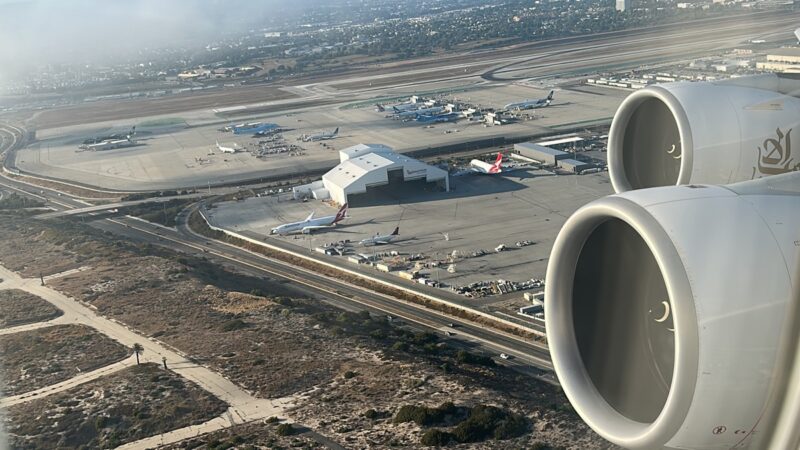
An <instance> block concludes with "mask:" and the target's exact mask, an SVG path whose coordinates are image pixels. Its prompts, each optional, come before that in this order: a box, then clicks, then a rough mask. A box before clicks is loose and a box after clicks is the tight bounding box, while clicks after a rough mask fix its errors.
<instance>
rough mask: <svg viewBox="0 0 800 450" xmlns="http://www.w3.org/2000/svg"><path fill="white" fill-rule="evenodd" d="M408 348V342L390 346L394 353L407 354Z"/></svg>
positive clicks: (399, 342)
mask: <svg viewBox="0 0 800 450" xmlns="http://www.w3.org/2000/svg"><path fill="white" fill-rule="evenodd" d="M409 348H410V346H409V345H408V342H402V341H398V342H395V343H394V344H392V350H394V351H396V352H407V351H408V349H409Z"/></svg>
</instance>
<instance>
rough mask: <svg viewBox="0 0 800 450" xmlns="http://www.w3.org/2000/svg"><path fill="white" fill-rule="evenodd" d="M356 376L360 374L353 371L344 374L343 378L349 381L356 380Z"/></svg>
mask: <svg viewBox="0 0 800 450" xmlns="http://www.w3.org/2000/svg"><path fill="white" fill-rule="evenodd" d="M356 375H358V373H356V372H353V371H352V370H348V371H347V372H345V373H344V375H343V376H344V378H345V379H346V380H349V379H350V378H355V376H356Z"/></svg>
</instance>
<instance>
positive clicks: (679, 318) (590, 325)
mask: <svg viewBox="0 0 800 450" xmlns="http://www.w3.org/2000/svg"><path fill="white" fill-rule="evenodd" d="M799 252H800V173H793V174H787V175H780V176H776V177H769V178H764V179H761V180H755V181H749V182H744V183H739V184H735V185H732V186H727V187H718V186H673V187H663V188H657V189H645V190H637V191H630V192H626V193H623V194H617V195H612V196H609V197H606V198H603V199H600V200H597V201H595V202H592V203H590V204H588V205H586V206H584V207H583V208H581V209H580V210H578V211H577V212H576V213H575V214H574V215H573V216H572V217H571V218H570V219H569V220H568V221H567V222H566V224H565V225H564V227H563V229H562V230H561V232H560V233H559V235H558V238H557V239H556V242H555V244H554V248H553V251H552V254H551V258H550V263H549V266H548V270H547V285H546V291H545V310H546V312H547V314H546V324H547V336H548V341H549V346H550V352H551V356H552V360H553V365H554V367H555V370H556V373H557V375H558V378H559V380H560V382H561V385H562V387H563V389H564V391H565V393H566V395H567V397H568V398H569V400H570V402H571V403H572V405H573V406H574V407H575V410H576V411H577V412H578V414H579V415H580V416H581V417H582V418H583V419H584V421H585V422H586V423H587V424H589V425H590V426H591V427H592V428H593V429H594V430H595V431H596V432H597V433H598V434H600V435H601V436H603V437H604V438H605V439H607V440H609V441H611V442H613V443H615V444H617V445H620V446H623V447H626V448H637V449H652V448H659V447H662V446H667V447H671V448H691V449H723V448H724V449H728V448H746V447H747V446H748V445H749V444H750V443H751V440H752V438H753V436H754V433H756V432H758V431H759V430H760V428H759V418H760V417H761V416H762V414H763V412H764V409H765V405H766V404H767V398H768V395H769V393H770V389H772V388H774V386H771V385H770V383H771V381H772V379H773V378H772V377H773V369H774V367H775V365H776V360H777V358H778V356H779V354H780V348H779V347H780V346H779V343H780V342H781V330H782V328H783V325H784V321H785V320H786V311H787V307H788V305H789V302H790V299H791V295H792V289H793V286H794V287H796V286H797V284H798V282H800V280H798V278H797V277H798V269H799V268H798V267H797V261H798V256H800V255H799ZM670 330H672V331H670ZM761 425H762V426H763V424H761Z"/></svg>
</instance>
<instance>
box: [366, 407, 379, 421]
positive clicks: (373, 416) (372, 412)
mask: <svg viewBox="0 0 800 450" xmlns="http://www.w3.org/2000/svg"><path fill="white" fill-rule="evenodd" d="M364 417H366V418H367V419H369V420H375V419H377V418H378V417H380V414H378V411H375V410H374V409H368V410H366V411H364Z"/></svg>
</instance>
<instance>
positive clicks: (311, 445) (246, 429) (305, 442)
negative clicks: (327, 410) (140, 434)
mask: <svg viewBox="0 0 800 450" xmlns="http://www.w3.org/2000/svg"><path fill="white" fill-rule="evenodd" d="M280 425H281V424H280V422H273V423H270V421H268V420H267V421H261V422H256V423H249V424H245V425H237V426H235V427H232V428H229V429H227V430H222V431H217V432H215V433H209V434H207V435H204V436H200V437H198V438H194V439H187V440H185V441H183V442H179V443H177V444H174V445H168V446H165V447H161V450H179V449H196V450H217V449H220V448H225V449H227V448H231V449H243V450H244V449H248V450H249V449H253V450H255V449H257V448H258V449H262V448H264V449H280V448H304V449H324V448H326V447H325V446H324V445H322V444H320V443H319V442H317V441H315V440H314V438H313V437H310V436H309V435H308V429H307V428H304V427H299V426H297V425H294V426H292V428H291V430H292V431H291V433H292V434H290V435H287V436H281V435H280V434H279V433H280V432H281V431H278V430H280V429H279V428H278V427H279V426H280ZM284 428H285V426H284ZM284 433H285V432H284Z"/></svg>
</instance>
